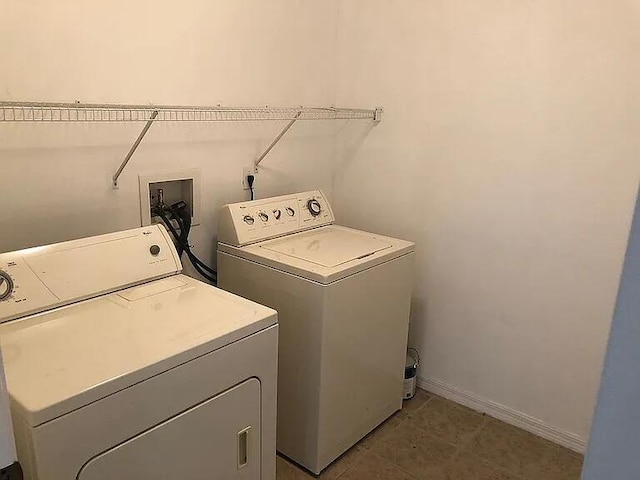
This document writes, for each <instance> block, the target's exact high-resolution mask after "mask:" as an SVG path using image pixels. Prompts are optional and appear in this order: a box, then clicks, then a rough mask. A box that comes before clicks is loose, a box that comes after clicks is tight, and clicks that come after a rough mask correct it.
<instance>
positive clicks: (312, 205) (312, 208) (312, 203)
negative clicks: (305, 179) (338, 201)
mask: <svg viewBox="0 0 640 480" xmlns="http://www.w3.org/2000/svg"><path fill="white" fill-rule="evenodd" d="M307 208H308V209H309V213H310V214H311V215H313V216H314V217H317V216H318V215H320V212H321V211H322V207H321V206H320V202H319V201H318V200H316V199H315V198H312V199H311V200H309V201H308V202H307Z"/></svg>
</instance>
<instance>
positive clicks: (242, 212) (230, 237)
mask: <svg viewBox="0 0 640 480" xmlns="http://www.w3.org/2000/svg"><path fill="white" fill-rule="evenodd" d="M334 221H335V217H334V216H333V211H332V210H331V206H330V205H329V202H328V201H327V198H326V197H325V195H324V193H322V191H321V190H312V191H310V192H303V193H294V194H292V195H283V196H280V197H271V198H264V199H261V200H253V201H250V202H241V203H231V204H229V205H225V206H223V207H222V209H221V211H220V216H219V217H218V241H220V242H222V243H226V244H228V245H235V246H242V245H248V244H250V243H255V242H260V241H262V240H268V239H270V238H276V237H280V236H282V235H288V234H291V233H296V232H301V231H303V230H308V229H310V228H315V227H319V226H322V225H330V224H332V223H333V222H334Z"/></svg>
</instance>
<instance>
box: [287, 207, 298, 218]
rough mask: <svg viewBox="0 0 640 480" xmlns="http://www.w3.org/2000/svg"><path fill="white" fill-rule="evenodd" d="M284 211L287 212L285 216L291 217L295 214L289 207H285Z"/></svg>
mask: <svg viewBox="0 0 640 480" xmlns="http://www.w3.org/2000/svg"><path fill="white" fill-rule="evenodd" d="M286 211H287V215H289V216H290V217H293V216H294V215H295V214H296V211H295V210H294V209H293V208H291V207H287V208H286Z"/></svg>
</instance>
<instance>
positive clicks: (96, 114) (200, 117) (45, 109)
mask: <svg viewBox="0 0 640 480" xmlns="http://www.w3.org/2000/svg"><path fill="white" fill-rule="evenodd" d="M381 118H382V108H375V109H373V110H367V109H363V108H335V107H297V108H294V107H284V108H283V107H268V106H267V107H263V108H229V107H221V106H217V107H201V106H191V107H185V106H175V105H115V104H88V103H86V104H85V103H80V102H76V103H42V102H2V101H0V122H40V123H47V122H54V123H55V122H70V123H74V122H80V123H83V122H84V123H86V122H146V123H145V125H144V127H143V129H142V132H140V134H139V135H138V138H137V139H136V141H135V142H134V143H133V145H132V146H131V149H130V150H129V153H127V155H126V157H125V158H124V160H123V161H122V163H121V164H120V166H119V167H118V169H117V170H116V172H115V174H114V175H113V188H118V179H119V178H120V175H121V174H122V172H123V171H124V169H125V168H126V167H127V165H128V163H129V161H130V160H131V157H132V156H133V154H134V153H135V151H136V149H137V148H138V147H139V145H140V142H142V140H143V138H144V136H145V135H146V134H147V131H148V130H149V128H150V127H151V125H152V124H153V123H154V122H250V121H260V120H288V121H289V123H288V124H287V126H286V127H285V128H284V130H282V132H281V133H280V134H279V135H278V136H277V137H276V139H275V140H274V141H273V142H272V143H271V144H270V145H269V147H267V149H266V150H265V151H264V153H262V155H260V157H259V158H258V159H257V160H255V161H254V165H255V166H256V167H257V166H258V164H259V163H260V162H261V161H262V160H263V159H264V157H265V156H266V155H267V154H268V153H269V152H270V151H271V150H272V149H273V148H274V147H275V145H276V144H277V143H278V142H279V141H280V140H281V139H282V137H283V136H284V135H285V134H286V133H287V131H288V130H289V129H290V128H291V127H292V126H293V124H294V123H295V122H296V121H298V120H367V119H370V120H373V122H374V123H378V122H380V120H381Z"/></svg>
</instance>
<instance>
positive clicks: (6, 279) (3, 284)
mask: <svg viewBox="0 0 640 480" xmlns="http://www.w3.org/2000/svg"><path fill="white" fill-rule="evenodd" d="M12 293H13V280H12V278H11V277H10V276H9V274H8V273H7V272H4V271H2V270H0V302H1V301H2V300H6V299H7V298H9V296H10V295H11V294H12Z"/></svg>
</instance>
